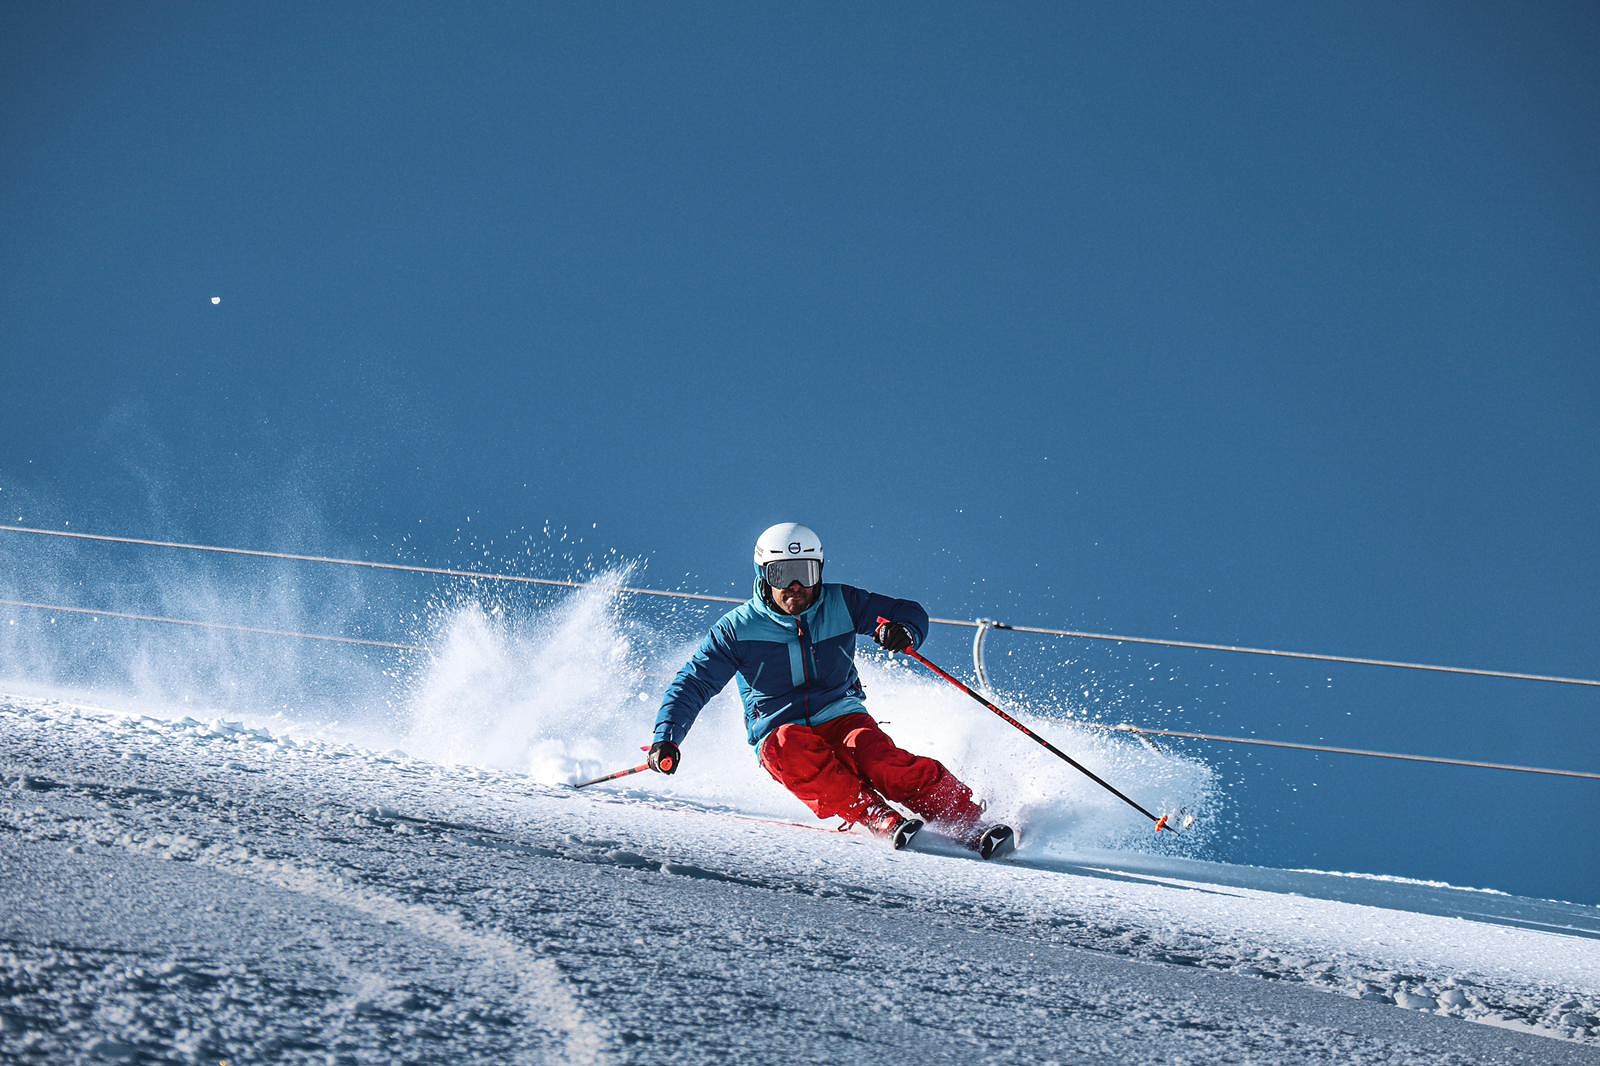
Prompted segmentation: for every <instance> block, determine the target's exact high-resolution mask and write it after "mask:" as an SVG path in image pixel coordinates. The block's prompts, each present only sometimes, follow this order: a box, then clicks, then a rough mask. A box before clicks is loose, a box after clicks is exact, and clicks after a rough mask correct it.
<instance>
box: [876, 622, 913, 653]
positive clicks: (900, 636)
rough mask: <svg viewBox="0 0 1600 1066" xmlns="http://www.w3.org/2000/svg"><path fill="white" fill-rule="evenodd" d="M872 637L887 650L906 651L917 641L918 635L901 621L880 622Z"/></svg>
mask: <svg viewBox="0 0 1600 1066" xmlns="http://www.w3.org/2000/svg"><path fill="white" fill-rule="evenodd" d="M872 639H873V640H875V641H877V642H878V644H879V646H880V647H882V648H883V649H884V650H886V651H905V650H906V649H907V648H909V647H912V646H913V645H915V644H916V643H917V635H916V634H915V633H913V632H912V631H911V630H910V629H908V628H906V627H905V626H903V625H901V624H900V623H899V622H887V621H885V622H879V623H878V628H877V629H875V630H873V632H872Z"/></svg>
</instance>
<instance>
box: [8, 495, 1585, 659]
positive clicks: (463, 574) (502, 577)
mask: <svg viewBox="0 0 1600 1066" xmlns="http://www.w3.org/2000/svg"><path fill="white" fill-rule="evenodd" d="M0 532H5V533H28V534H35V535H38V536H46V537H66V538H71V539H75V540H88V541H101V542H105V543H111V544H135V545H143V546H146V547H154V548H175V549H181V550H184V551H197V552H212V553H216V554H222V555H242V556H250V557H254V558H260V559H284V560H289V561H293V562H303V563H326V564H330V565H334V566H357V567H365V568H367V569H372V570H397V571H403V572H405V573H413V574H434V575H438V576H442V577H458V578H469V579H471V580H475V581H505V582H515V583H519V584H526V585H547V586H555V587H559V588H570V589H581V588H590V587H594V586H596V585H599V584H601V583H599V582H593V581H563V580H560V579H556V578H543V577H524V576H522V575H520V574H490V573H483V572H481V571H476V570H457V569H451V568H447V567H437V566H418V565H414V564H409V563H378V562H372V561H370V560H366V559H341V558H337V557H334V556H327V555H302V554H298V553H294V552H279V551H266V550H262V549H255V548H227V547H219V546H217V545H213V544H186V543H182V542H179V541H168V540H150V539H146V538H142V537H120V536H109V535H106V534H98V533H77V532H70V531H67V530H60V529H37V528H33V527H29V526H9V525H0ZM606 587H612V586H606ZM615 591H617V592H621V593H627V594H629V595H635V596H664V597H670V598H672V599H680V600H697V601H702V602H709V603H742V602H743V601H742V600H740V599H739V598H737V597H734V596H713V595H709V594H707V593H703V592H675V591H672V590H669V589H650V588H636V587H633V586H628V585H624V586H620V587H615ZM929 621H931V622H935V623H937V624H939V625H947V626H962V627H965V628H969V629H972V628H978V627H980V626H988V627H990V628H993V629H1008V630H1012V631H1014V632H1017V633H1034V634H1039V635H1043V636H1051V637H1066V638H1072V639H1077V640H1095V641H1106V642H1110V643H1116V644H1144V645H1153V646H1156V647H1163V648H1184V649H1191V650H1197V651H1216V652H1225V653H1229V654H1238V655H1265V656H1273V657H1277V658H1283V659H1301V660H1310V661H1313V662H1323V663H1344V664H1348V665H1354V666H1381V667H1386V668H1390V669H1397V670H1424V671H1431V672H1433V673H1441V674H1461V675H1467V676H1471V677H1497V678H1505V679H1508V680H1512V681H1540V682H1547V683H1550V684H1557V685H1581V686H1586V687H1590V688H1600V680H1594V679H1591V678H1582V677H1560V676H1555V675H1551V674H1532V673H1522V672H1518V671H1511V670H1486V669H1480V668H1476V667H1467V666H1439V665H1436V664H1432V663H1414V662H1403V661H1400V660H1395V659H1373V658H1365V657H1360V656H1353V655H1330V654H1324V653H1319V652H1306V651H1283V650H1279V649H1275V648H1256V647H1247V646H1244V645H1237V644H1211V643H1202V642H1199V641H1188V640H1168V639H1165V638H1159V637H1137V636H1128V635H1126V634H1117V633H1090V632H1085V631H1082V630H1075V629H1050V628H1046V627H1044V626H1022V625H1010V624H1008V623H1004V622H994V621H988V620H984V621H981V622H980V621H968V620H967V619H962V618H932V619H929Z"/></svg>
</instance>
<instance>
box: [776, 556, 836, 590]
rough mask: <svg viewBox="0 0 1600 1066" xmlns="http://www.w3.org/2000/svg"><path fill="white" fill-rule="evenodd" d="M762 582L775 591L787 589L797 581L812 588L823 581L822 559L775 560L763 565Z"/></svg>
mask: <svg viewBox="0 0 1600 1066" xmlns="http://www.w3.org/2000/svg"><path fill="white" fill-rule="evenodd" d="M761 580H763V581H765V582H766V583H767V584H769V585H771V586H772V587H773V588H775V589H786V588H788V587H789V586H790V585H792V584H794V583H795V582H796V581H798V582H800V584H802V585H804V586H805V587H806V588H810V587H811V586H812V585H815V584H816V583H817V582H819V581H821V580H822V561H821V560H820V559H774V560H773V561H772V562H770V563H762V564H761Z"/></svg>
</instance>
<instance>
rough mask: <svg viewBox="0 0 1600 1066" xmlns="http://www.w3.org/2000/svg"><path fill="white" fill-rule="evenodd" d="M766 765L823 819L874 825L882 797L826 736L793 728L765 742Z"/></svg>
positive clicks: (785, 727)
mask: <svg viewBox="0 0 1600 1066" xmlns="http://www.w3.org/2000/svg"><path fill="white" fill-rule="evenodd" d="M760 759H761V765H762V767H764V768H765V769H766V771H767V773H769V774H771V775H772V777H773V779H774V780H776V781H777V782H778V783H779V784H780V785H782V786H783V787H784V788H787V789H788V790H789V791H790V792H792V793H794V795H795V797H796V798H797V799H799V800H800V802H801V803H804V804H805V805H806V806H807V807H810V808H811V811H812V813H813V814H815V815H816V816H817V817H818V818H843V819H844V820H845V821H847V822H870V821H871V817H870V816H871V815H873V814H875V813H877V811H878V810H879V809H887V805H886V804H885V803H884V802H883V797H882V796H880V795H879V794H878V793H877V792H876V791H874V790H873V789H872V787H871V786H869V785H868V784H867V783H866V782H865V781H863V780H862V779H861V777H860V776H859V775H858V774H857V773H856V772H855V770H854V769H853V768H852V767H851V766H849V765H848V764H846V763H845V762H844V761H843V760H842V759H840V758H839V756H838V755H837V754H835V753H834V750H833V746H832V745H830V744H829V743H828V740H827V738H825V737H824V736H823V735H822V734H821V733H819V732H817V730H816V729H814V728H812V727H811V726H808V725H801V724H800V723H798V722H790V723H789V724H787V725H781V726H779V727H778V728H777V729H775V730H774V731H773V732H772V733H771V734H770V735H768V737H767V738H766V739H765V740H763V741H762V742H761V750H760Z"/></svg>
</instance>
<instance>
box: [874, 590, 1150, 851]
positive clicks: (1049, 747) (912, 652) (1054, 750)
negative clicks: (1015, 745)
mask: <svg viewBox="0 0 1600 1066" xmlns="http://www.w3.org/2000/svg"><path fill="white" fill-rule="evenodd" d="M887 621H889V619H887V618H879V619H878V624H879V625H883V624H884V623H885V622H887ZM905 653H906V654H907V655H909V656H911V657H912V658H913V659H915V660H917V662H919V663H921V664H922V665H923V666H926V667H927V668H928V669H929V670H932V671H933V672H934V673H936V674H938V675H939V676H940V677H942V678H944V679H945V680H946V681H948V682H950V683H951V684H952V685H954V686H955V687H956V688H958V689H960V690H961V691H962V692H965V693H966V694H967V695H969V696H971V697H972V698H973V699H975V700H977V701H978V702H979V703H981V704H983V705H984V706H985V707H987V708H989V710H991V711H993V712H994V713H995V714H997V715H999V716H1000V717H1001V718H1002V719H1004V720H1005V721H1006V722H1008V723H1010V724H1011V725H1012V726H1014V727H1016V728H1017V729H1019V730H1021V731H1022V732H1024V733H1026V734H1027V735H1028V736H1030V737H1032V738H1033V739H1034V740H1036V741H1038V742H1039V744H1040V745H1041V746H1043V747H1044V749H1045V750H1046V751H1048V752H1049V753H1050V754H1051V755H1054V756H1056V757H1057V758H1058V759H1063V760H1065V761H1066V762H1067V763H1068V764H1070V765H1071V766H1072V767H1073V769H1075V770H1077V771H1079V772H1080V773H1082V774H1084V775H1085V776H1087V777H1088V778H1089V780H1091V781H1093V782H1094V783H1095V784H1097V785H1099V786H1100V787H1101V788H1103V789H1105V790H1106V791H1107V792H1109V793H1111V794H1112V795H1113V796H1115V797H1117V799H1119V800H1121V801H1122V802H1123V803H1126V804H1127V805H1128V806H1130V807H1132V808H1133V809H1134V810H1136V811H1138V812H1139V813H1140V814H1142V815H1144V816H1145V817H1146V818H1148V819H1150V820H1151V821H1152V822H1154V823H1156V832H1158V833H1159V832H1161V831H1162V830H1163V829H1165V830H1166V831H1167V832H1169V833H1176V832H1177V830H1176V829H1174V828H1172V826H1170V825H1168V824H1167V819H1168V817H1170V816H1169V815H1165V814H1163V815H1162V816H1161V817H1160V818H1157V817H1156V816H1155V815H1153V814H1151V813H1150V812H1149V811H1147V810H1145V809H1144V808H1143V807H1141V806H1139V805H1138V804H1137V803H1135V802H1134V801H1133V800H1131V799H1129V798H1128V797H1127V796H1124V795H1123V794H1122V793H1121V792H1119V791H1117V789H1116V788H1114V787H1113V786H1112V785H1110V784H1109V783H1107V782H1106V781H1105V780H1103V779H1102V778H1101V777H1100V775H1098V774H1096V773H1095V772H1094V771H1093V770H1090V769H1089V768H1088V767H1087V766H1084V765H1083V764H1082V763H1080V762H1079V761H1078V760H1077V759H1074V758H1073V757H1072V756H1070V755H1068V754H1067V753H1066V752H1064V751H1062V750H1061V749H1060V748H1058V747H1056V746H1055V745H1054V744H1052V743H1050V742H1049V741H1048V740H1046V739H1045V738H1044V737H1041V736H1040V735H1039V734H1038V733H1035V732H1034V731H1033V730H1031V729H1029V728H1028V727H1027V726H1025V725H1023V724H1022V723H1021V722H1019V721H1017V720H1016V719H1015V718H1013V717H1011V716H1010V715H1009V714H1007V713H1006V712H1005V711H1002V710H1001V709H1000V708H998V707H996V706H995V705H994V704H992V703H990V702H989V701H988V700H986V699H984V698H983V697H982V696H980V695H978V694H977V693H976V692H974V691H972V690H971V689H970V688H968V687H967V686H966V685H964V684H962V683H961V682H960V681H959V680H958V679H956V678H954V677H952V676H951V675H949V674H947V673H945V671H943V670H941V669H940V668H939V667H938V666H937V665H935V664H934V663H932V662H930V661H929V660H928V659H927V658H926V657H925V656H923V654H922V653H921V652H919V651H917V649H916V648H907V649H906V651H905Z"/></svg>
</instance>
